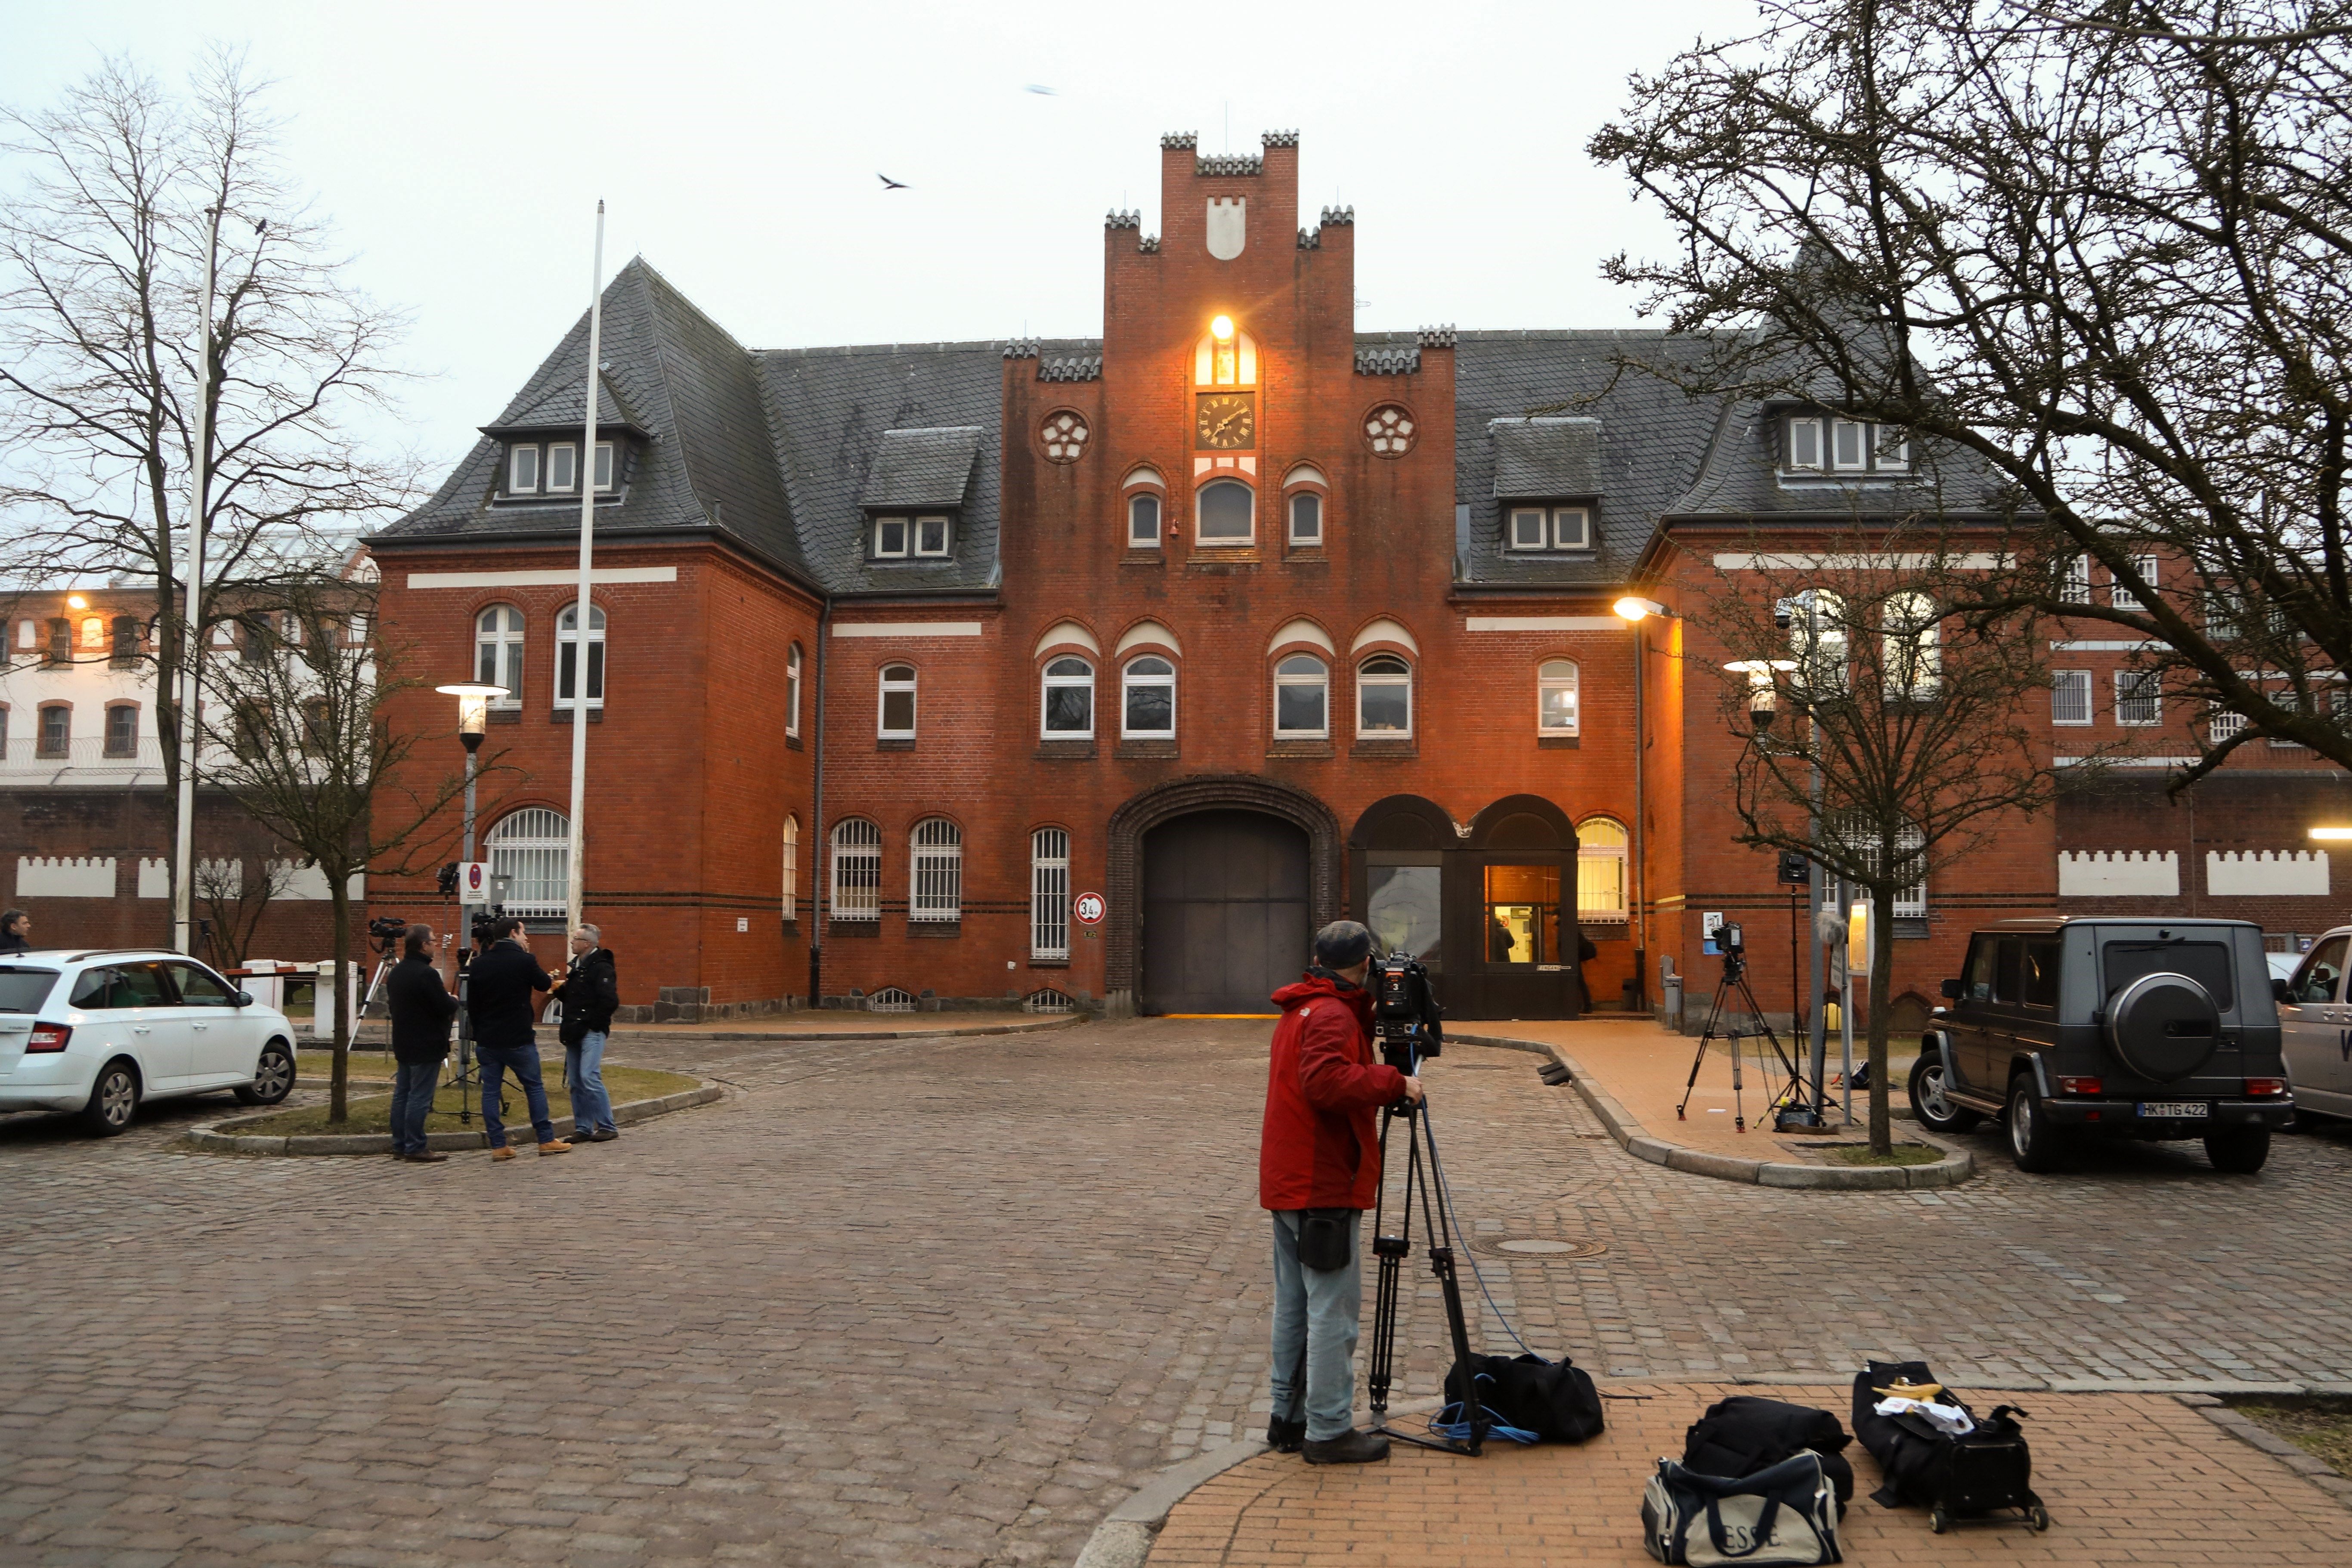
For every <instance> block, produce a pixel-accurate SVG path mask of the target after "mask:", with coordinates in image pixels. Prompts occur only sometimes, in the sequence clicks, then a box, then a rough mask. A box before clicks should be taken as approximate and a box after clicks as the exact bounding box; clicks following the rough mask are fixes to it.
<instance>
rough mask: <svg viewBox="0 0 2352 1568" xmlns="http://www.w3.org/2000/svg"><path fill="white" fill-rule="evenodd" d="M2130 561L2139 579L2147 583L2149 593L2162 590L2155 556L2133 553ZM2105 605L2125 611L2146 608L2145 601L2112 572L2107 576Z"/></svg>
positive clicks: (2161, 578)
mask: <svg viewBox="0 0 2352 1568" xmlns="http://www.w3.org/2000/svg"><path fill="white" fill-rule="evenodd" d="M2131 563H2132V570H2133V571H2135V572H2137V573H2138V574H2139V575H2140V580H2141V581H2142V582H2144V583H2146V584H2147V585H2148V590H2149V591H2150V592H2151V593H2155V592H2160V591H2161V590H2162V588H2163V577H2162V574H2161V573H2160V572H2159V570H2158V567H2159V565H2160V563H2159V561H2158V558H2157V557H2156V556H2153V555H2135V556H2133V557H2132V558H2131ZM2107 605H2108V607H2109V608H2110V609H2116V610H2127V611H2132V610H2136V611H2145V610H2147V602H2146V601H2144V600H2143V599H2141V598H2140V596H2139V595H2137V594H2135V593H2133V592H2132V591H2131V590H2130V589H2129V588H2126V587H2125V586H2124V584H2123V583H2122V581H2121V580H2120V579H2119V578H2117V577H2116V576H2115V575H2114V574H2112V573H2110V574H2108V578H2107Z"/></svg>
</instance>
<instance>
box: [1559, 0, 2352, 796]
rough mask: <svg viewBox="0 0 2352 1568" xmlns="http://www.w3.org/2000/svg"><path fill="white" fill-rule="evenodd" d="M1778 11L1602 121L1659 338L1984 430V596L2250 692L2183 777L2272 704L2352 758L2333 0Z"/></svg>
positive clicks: (2258, 730)
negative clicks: (2009, 525)
mask: <svg viewBox="0 0 2352 1568" xmlns="http://www.w3.org/2000/svg"><path fill="white" fill-rule="evenodd" d="M1764 15H1765V18H1766V20H1765V24H1764V26H1763V27H1762V28H1761V30H1760V31H1759V32H1757V33H1756V34H1754V35H1752V36H1750V37H1743V38H1740V39H1737V40H1734V41H1731V42H1727V43H1715V44H1709V43H1701V44H1699V45H1697V46H1696V47H1692V48H1691V49H1689V50H1686V51H1685V52H1684V53H1683V54H1681V55H1680V56H1678V57H1676V58H1675V59H1674V60H1673V61H1672V63H1671V64H1669V65H1668V66H1667V67H1666V68H1664V70H1663V71H1661V72H1659V73H1658V74H1656V75H1654V76H1643V77H1636V78H1635V79H1634V80H1633V101H1632V104H1631V107H1630V108H1629V110H1627V111H1626V113H1625V114H1624V115H1623V116H1622V118H1620V119H1619V120H1618V121H1615V122H1613V123H1612V124H1610V125H1609V126H1607V127H1605V128H1604V129H1603V130H1602V131H1601V132H1599V133H1598V134H1597V135H1596V136H1594V138H1593V139H1592V141H1591V146H1590V151H1591V153H1592V155H1593V156H1594V157H1595V158H1596V159H1598V160H1600V161H1601V162H1603V163H1614V164H1617V165H1620V166H1622V168H1623V170H1624V171H1625V173H1626V174H1627V175H1628V176H1629V177H1630V178H1631V179H1632V180H1633V183H1634V184H1636V185H1637V186H1638V187H1639V189H1640V190H1641V191H1642V192H1643V193H1644V194H1645V195H1647V196H1648V197H1649V198H1650V199H1652V200H1653V201H1654V202H1655V203H1656V204H1657V205H1659V206H1660V207H1662V208H1663V209H1664V212H1665V213H1666V215H1667V216H1669V218H1670V219H1671V220H1672V221H1673V223H1674V224H1675V227H1676V229H1677V231H1678V239H1679V242H1680V243H1679V245H1678V247H1677V249H1676V251H1675V254H1673V255H1671V256H1667V257H1663V258H1658V259H1654V260H1637V259H1633V258H1628V257H1625V256H1620V257H1618V258H1615V259H1613V260H1612V262H1610V263H1609V266H1608V268H1607V270H1608V273H1609V275H1610V276H1611V277H1612V278H1614V279H1618V280H1619V281H1622V282H1626V283H1630V284H1633V285H1636V286H1638V287H1640V288H1642V289H1644V290H1645V291H1646V295H1647V302H1648V306H1649V308H1650V309H1652V310H1656V311H1658V312H1661V313H1663V314H1664V315H1665V316H1666V317H1667V318H1668V319H1669V320H1670V321H1671V322H1672V323H1673V324H1674V325H1675V327H1678V328H1681V329H1685V330H1686V331H1696V332H1706V333H1709V334H1711V337H1712V342H1713V352H1712V353H1708V354H1706V355H1702V356H1700V357H1699V358H1697V359H1696V360H1695V361H1693V362H1691V363H1685V364H1682V365H1667V364H1664V363H1661V364H1658V365H1654V366H1647V367H1645V368H1649V369H1652V370H1654V372H1656V373H1657V374H1663V375H1666V376H1668V377H1670V378H1672V379H1674V380H1675V381H1677V382H1679V383H1681V384H1685V385H1686V386H1690V387H1692V388H1693V389H1694V390H1729V391H1734V392H1744V393H1747V394H1748V395H1755V396H1760V397H1776V398H1777V397H1787V398H1802V399H1809V400H1813V401H1816V402H1818V403H1820V404H1822V405H1825V406H1827V407H1829V408H1831V409H1833V410H1839V411H1843V412H1845V413H1847V414H1849V415H1851V416H1853V417H1854V418H1856V419H1858V420H1869V421H1876V422H1879V423H1882V424H1885V425H1890V426H1899V427H1902V428H1906V429H1908V430H1910V431H1912V432H1914V433H1915V434H1916V435H1919V436H1923V437H1930V438H1933V439H1934V440H1936V441H1939V442H1941V443H1945V444H1948V447H1950V448H1952V449H1955V450H1957V451H1960V452H1967V453H1973V454H1975V455H1976V456H1977V458H1979V459H1980V460H1981V461H1982V462H1983V463H1985V464H1986V465H1988V466H1989V467H1990V470H1991V472H1992V474H1993V476H1994V479H1995V481H1996V483H1997V486H1998V487H1999V493H1997V494H1994V495H1988V496H1986V497H1984V498H1980V499H1981V500H1982V502H1983V503H1984V504H1988V505H1994V506H1999V507H2003V508H2006V509H2008V510H2011V511H2012V512H2014V513H2015V514H2016V515H2017V516H2018V517H2019V518H2020V520H2021V523H2026V524H2031V525H2032V530H2033V531H2027V532H2021V534H2020V535H2019V536H2018V537H2017V538H2016V540H2015V541H2013V545H2014V549H2015V551H2016V553H2017V555H2018V557H2019V560H2020V562H2021V564H2022V565H2023V566H2024V567H2026V568H2027V569H2028V570H2026V571H2024V572H2021V573H2019V574H2004V575H2003V576H2002V577H2001V578H2000V579H1999V580H1998V581H1997V582H1995V583H1992V584H1988V585H1987V587H1986V589H1985V590H1984V594H1985V596H1984V597H1982V598H1981V599H1980V600H1979V603H1978V605H1977V609H1976V612H1975V613H1976V614H1977V615H1978V616H1979V618H1980V620H1981V622H1982V624H1985V625H1993V624H1998V623H2000V621H2001V619H2002V618H2003V617H2004V616H2007V615H2008V614H2009V612H2010V611H2011V610H2012V609H2015V608H2019V607H2026V608H2031V609H2033V610H2037V611H2039V612H2042V613H2043V614H2063V615H2065V616H2069V617H2073V618H2076V619H2084V620H2092V621H2104V622H2108V623H2111V624H2113V625H2114V626H2116V627H2118V628H2120V629H2122V630H2124V631H2126V633H2128V634H2129V635H2130V636H2131V637H2136V638H2144V639H2152V640H2154V641H2155V642H2157V643H2158V644H2159V645H2160V651H2159V652H2158V653H2156V654H2154V655H2152V656H2151V658H2150V660H2149V663H2150V664H2151V665H2152V666H2154V667H2160V668H2164V669H2166V670H2167V671H2168V672H2169V674H2168V681H2167V683H2168V684H2169V685H2172V686H2173V687H2174V689H2176V690H2179V691H2180V692H2181V693H2182V694H2183V695H2186V696H2189V697H2190V698H2192V699H2201V700H2204V701H2206V702H2209V703H2210V704H2212V705H2214V706H2216V707H2219V708H2221V709H2226V710H2230V711H2231V712H2235V713H2239V714H2242V715H2244V716H2245V718H2246V720H2247V721H2248V722H2247V723H2246V725H2245V726H2244V728H2243V729H2242V730H2241V731H2238V733H2237V734H2236V735H2234V736H2232V737H2230V738H2228V739H2224V740H2222V741H2220V742H2211V743H2209V744H2207V745H2206V750H2205V753H2204V755H2203V756H2202V757H2201V758H2200V761H2199V763H2198V765H2197V766H2196V767H2194V768H2192V769H2191V770H2189V773H2187V775H2186V776H2185V777H2183V778H2182V779H2181V780H2180V781H2179V782H2180V783H2181V784H2187V783H2189V782H2191V781H2193V780H2194V779H2195V778H2197V777H2200V776H2201V775H2202V774H2203V773H2205V772H2207V771H2209V770H2210V768H2212V767H2213V766H2215V765H2217V764H2218V763H2220V762H2221V760H2222V759H2223V758H2225V757H2226V756H2227V755H2228V754H2229V753H2230V752H2231V751H2232V750H2234V749H2235V748H2236V747H2237V746H2239V745H2242V744H2244V743H2246V742H2250V741H2252V740H2253V739H2254V738H2255V737H2257V736H2262V737H2270V738H2275V739H2278V740H2282V741H2292V742H2297V743H2300V744H2302V745H2305V746H2308V747H2310V748H2311V749H2312V750H2313V751H2315V752H2319V753H2320V754H2322V755H2324V756H2326V757H2328V758H2330V759H2332V760H2333V761H2335V762H2336V763H2339V764H2341V765H2345V766H2352V717H2347V713H2346V711H2345V710H2344V709H2343V708H2342V706H2341V702H2342V696H2341V694H2342V693H2343V691H2344V689H2345V686H2344V681H2345V677H2346V674H2347V670H2352V540H2347V537H2346V499H2347V498H2346V488H2347V486H2346V481H2347V478H2348V477H2352V364H2348V363H2347V350H2352V4H2347V0H2197V3H2193V4H2192V3H2189V0H2095V3H2092V4H2075V5H2052V4H2049V3H2047V0H1899V3H1898V0H1768V4H1766V5H1765V6H1764ZM2084 557H2088V558H2089V559H2090V560H2091V561H2095V562H2096V563H2099V564H2100V565H2101V566H2103V567H2104V568H2105V571H2106V573H2107V574H2109V575H2110V576H2111V578H2112V581H2113V584H2114V589H2113V592H2112V593H2109V594H2105V595H2100V594H2095V593H2092V592H2087V591H2084V588H2083V586H2082V584H2084V580H2085V578H2086V575H2087V574H2084V573H2083V572H2082V571H2081V569H2080V566H2079V564H2078V563H2081V562H2082V561H2083V559H2084ZM1996 591H1997V592H1996ZM2094 601H2096V602H2094Z"/></svg>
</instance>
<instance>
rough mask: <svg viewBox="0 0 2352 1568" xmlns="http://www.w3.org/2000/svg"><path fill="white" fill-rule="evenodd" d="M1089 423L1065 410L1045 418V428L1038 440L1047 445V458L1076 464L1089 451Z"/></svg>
mask: <svg viewBox="0 0 2352 1568" xmlns="http://www.w3.org/2000/svg"><path fill="white" fill-rule="evenodd" d="M1037 438H1038V439H1039V440H1040V441H1042V442H1044V443H1045V456H1046V457H1048V458H1052V459H1053V460H1054V461H1055V462H1056V463H1075V462H1076V461H1077V460H1078V457H1079V455H1080V454H1081V453H1083V452H1084V451H1085V450H1086V449H1087V422H1086V421H1085V420H1083V419H1081V418H1079V417H1078V416H1076V415H1075V414H1073V413H1071V412H1069V411H1068V410H1067V409H1064V410H1063V411H1062V412H1061V413H1059V414H1049V415H1047V416H1045V427H1044V428H1043V429H1041V430H1039V431H1038V432H1037Z"/></svg>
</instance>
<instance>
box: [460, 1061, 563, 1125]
mask: <svg viewBox="0 0 2352 1568" xmlns="http://www.w3.org/2000/svg"><path fill="white" fill-rule="evenodd" d="M476 1054H477V1055H478V1056H479V1058H481V1063H482V1128H483V1131H487V1132H488V1133H489V1135H490V1147H491V1148H493V1149H503V1148H505V1147H506V1146H507V1124H506V1122H505V1121H504V1120H503V1119H502V1118H500V1116H499V1089H502V1088H504V1087H505V1084H504V1082H503V1080H504V1079H505V1078H506V1075H507V1074H509V1073H512V1074H514V1075H515V1082H517V1083H519V1084H520V1085H522V1092H523V1098H524V1099H526V1100H529V1101H530V1130H531V1131H533V1132H536V1133H538V1134H539V1141H540V1142H542V1143H552V1142H555V1122H554V1120H553V1119H552V1118H551V1117H550V1116H549V1115H548V1114H547V1086H546V1085H544V1084H542V1083H541V1082H540V1081H539V1047H537V1046H517V1047H513V1048H512V1049H510V1050H508V1049H497V1050H483V1051H479V1052H477V1053H476Z"/></svg>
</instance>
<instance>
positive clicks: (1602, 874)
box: [1576, 816, 1628, 922]
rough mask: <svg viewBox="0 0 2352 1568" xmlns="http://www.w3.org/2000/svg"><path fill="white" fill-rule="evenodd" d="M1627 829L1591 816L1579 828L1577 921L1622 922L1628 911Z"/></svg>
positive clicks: (1577, 848) (1577, 838)
mask: <svg viewBox="0 0 2352 1568" xmlns="http://www.w3.org/2000/svg"><path fill="white" fill-rule="evenodd" d="M1626 844H1627V839H1626V834H1625V825H1624V824H1623V823H1622V822H1619V821H1617V820H1616V819H1615V818H1614V817H1608V816H1591V817H1587V818H1586V819H1585V820H1584V821H1582V822H1580V823H1578V824H1577V825H1576V918H1577V919H1578V920H1580V921H1604V922H1606V921H1622V920H1624V919H1625V918H1626V917H1625V911H1626V909H1627V908H1628V904H1627V900H1626V893H1627V888H1628V883H1627V880H1626V876H1625V870H1626V866H1625V851H1626Z"/></svg>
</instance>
